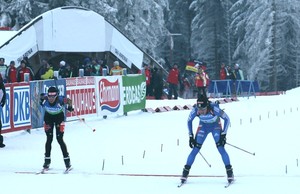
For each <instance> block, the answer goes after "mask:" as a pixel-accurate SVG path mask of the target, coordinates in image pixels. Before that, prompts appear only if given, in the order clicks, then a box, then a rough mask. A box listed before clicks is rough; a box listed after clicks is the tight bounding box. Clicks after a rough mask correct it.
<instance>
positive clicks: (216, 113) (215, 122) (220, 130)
mask: <svg viewBox="0 0 300 194" xmlns="http://www.w3.org/2000/svg"><path fill="white" fill-rule="evenodd" d="M196 117H198V118H199V119H200V122H199V126H198V129H197V132H196V136H195V137H194V133H193V126H192V123H193V120H194V119H195V118H196ZM220 118H221V119H223V120H224V126H223V127H222V123H221V120H220ZM229 123H230V119H229V117H228V115H227V114H226V113H225V112H224V111H223V110H222V109H220V107H219V105H218V103H214V102H210V101H208V99H207V98H206V97H204V96H203V95H200V96H199V98H198V99H197V104H196V105H195V106H194V107H193V109H192V110H191V112H190V114H189V117H188V121H187V124H188V130H189V145H190V147H191V148H192V151H191V153H190V154H189V156H188V158H187V162H186V164H185V166H184V168H183V172H182V177H181V182H182V183H185V182H186V180H187V177H188V175H189V171H190V169H191V166H192V165H193V163H194V160H195V158H196V156H197V154H198V153H199V151H200V149H201V147H202V145H203V143H204V141H205V139H206V137H207V135H208V134H209V133H211V134H212V136H213V138H214V140H215V142H216V146H217V149H218V151H219V153H220V155H221V157H222V160H223V163H224V165H225V168H226V172H227V180H228V182H229V183H231V182H232V181H233V180H234V175H233V171H232V166H231V164H230V159H229V156H228V154H227V152H226V150H225V148H224V146H225V144H226V133H227V130H228V126H229Z"/></svg>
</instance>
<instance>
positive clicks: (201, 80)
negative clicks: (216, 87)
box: [195, 66, 209, 98]
mask: <svg viewBox="0 0 300 194" xmlns="http://www.w3.org/2000/svg"><path fill="white" fill-rule="evenodd" d="M208 84H209V77H208V75H207V73H206V72H205V71H204V70H203V68H202V66H200V67H199V69H198V73H196V76H195V85H196V87H197V92H198V97H199V96H200V95H203V96H204V97H205V98H207V95H206V92H207V86H208Z"/></svg>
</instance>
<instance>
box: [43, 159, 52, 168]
mask: <svg viewBox="0 0 300 194" xmlns="http://www.w3.org/2000/svg"><path fill="white" fill-rule="evenodd" d="M50 163H51V158H50V157H45V162H44V165H43V168H44V169H49V166H50Z"/></svg>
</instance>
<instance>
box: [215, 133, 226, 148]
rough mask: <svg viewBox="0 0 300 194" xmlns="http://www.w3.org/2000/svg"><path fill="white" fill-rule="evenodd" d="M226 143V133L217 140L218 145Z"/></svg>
mask: <svg viewBox="0 0 300 194" xmlns="http://www.w3.org/2000/svg"><path fill="white" fill-rule="evenodd" d="M225 144H226V134H221V136H220V139H219V141H218V142H217V147H219V146H224V145H225Z"/></svg>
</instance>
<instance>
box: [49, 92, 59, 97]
mask: <svg viewBox="0 0 300 194" xmlns="http://www.w3.org/2000/svg"><path fill="white" fill-rule="evenodd" d="M56 96H57V93H56V92H50V93H48V98H56Z"/></svg>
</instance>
